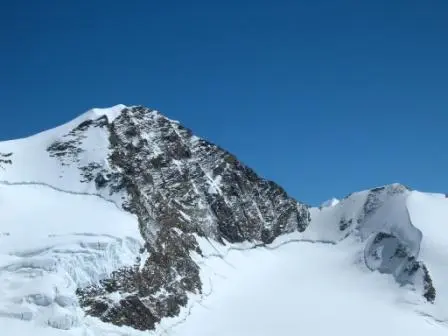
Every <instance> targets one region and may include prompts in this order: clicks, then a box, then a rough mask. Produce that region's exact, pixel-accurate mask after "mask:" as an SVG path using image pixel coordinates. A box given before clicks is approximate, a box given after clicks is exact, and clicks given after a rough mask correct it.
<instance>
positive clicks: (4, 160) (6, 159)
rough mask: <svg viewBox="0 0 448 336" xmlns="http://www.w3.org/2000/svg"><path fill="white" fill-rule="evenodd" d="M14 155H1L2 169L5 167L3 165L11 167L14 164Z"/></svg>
mask: <svg viewBox="0 0 448 336" xmlns="http://www.w3.org/2000/svg"><path fill="white" fill-rule="evenodd" d="M11 157H12V153H0V168H2V167H3V165H10V164H12V160H11Z"/></svg>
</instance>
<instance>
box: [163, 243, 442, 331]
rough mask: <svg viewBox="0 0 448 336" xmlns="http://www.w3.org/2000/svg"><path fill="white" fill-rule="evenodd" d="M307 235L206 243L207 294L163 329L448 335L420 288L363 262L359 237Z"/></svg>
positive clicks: (205, 272)
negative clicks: (333, 239) (335, 239)
mask: <svg viewBox="0 0 448 336" xmlns="http://www.w3.org/2000/svg"><path fill="white" fill-rule="evenodd" d="M300 239H302V237H301V236H300V234H291V235H289V236H287V237H282V239H281V242H278V243H277V242H274V243H273V244H272V246H271V247H270V248H256V249H250V247H249V246H247V244H246V246H235V245H234V246H232V247H230V248H227V249H226V248H222V247H218V246H216V244H213V243H212V244H210V243H209V242H205V241H201V247H202V248H203V249H204V246H205V245H207V246H206V248H205V251H206V255H208V257H206V259H205V260H203V261H202V264H201V275H202V279H203V283H204V287H205V288H204V294H203V295H202V296H198V297H194V298H192V300H191V301H192V302H191V304H190V306H189V307H188V308H186V309H184V310H183V312H182V316H180V317H176V318H174V319H171V320H170V319H168V320H165V321H163V322H162V324H161V325H160V326H159V328H158V329H157V331H156V334H157V335H166V336H188V335H195V336H209V335H217V336H248V335H254V336H272V335H282V336H289V335H291V336H293V335H297V333H303V334H305V335H347V336H352V335H353V336H355V335H360V334H362V335H366V336H377V335H422V334H424V335H446V334H447V332H448V329H447V328H448V325H447V324H446V322H442V321H436V319H435V318H434V317H433V316H431V309H432V307H429V306H430V305H429V304H425V303H424V302H422V300H421V298H420V297H418V296H417V295H416V294H415V293H413V292H409V291H408V290H407V289H406V288H399V287H398V286H397V284H396V282H395V281H394V279H393V278H392V276H384V275H382V274H380V273H372V272H370V271H368V270H367V269H365V268H362V267H361V265H360V264H359V262H360V261H359V259H358V258H357V243H356V242H354V241H353V240H346V241H344V242H343V243H341V244H339V245H331V244H322V243H312V242H305V241H302V242H298V241H296V240H300ZM210 246H213V247H211V248H210ZM218 251H219V252H218ZM207 252H208V253H207Z"/></svg>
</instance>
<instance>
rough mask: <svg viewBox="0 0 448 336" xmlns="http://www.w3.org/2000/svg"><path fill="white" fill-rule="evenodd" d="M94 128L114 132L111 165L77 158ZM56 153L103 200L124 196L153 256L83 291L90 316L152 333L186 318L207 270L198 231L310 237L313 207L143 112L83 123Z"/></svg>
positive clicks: (240, 236) (229, 236)
mask: <svg viewBox="0 0 448 336" xmlns="http://www.w3.org/2000/svg"><path fill="white" fill-rule="evenodd" d="M91 127H104V128H105V129H107V130H108V134H109V142H110V147H109V150H110V155H109V157H108V162H107V164H105V163H104V162H89V163H87V164H85V163H83V162H81V160H80V159H79V156H80V155H81V154H82V149H81V148H80V146H79V145H80V144H81V143H82V139H83V137H85V136H86V135H85V134H86V132H88V130H89V128H91ZM48 152H49V153H50V155H52V156H55V157H57V158H58V159H59V160H61V162H62V163H64V164H68V162H76V163H78V164H80V169H81V171H82V176H83V178H84V180H83V182H86V183H90V182H94V183H95V185H96V188H97V189H98V190H101V191H102V192H103V194H104V191H107V192H106V194H108V195H111V196H112V195H114V194H120V195H123V196H122V197H123V198H124V200H123V208H124V209H125V210H128V211H130V212H132V213H134V214H136V215H137V217H138V220H139V224H140V231H141V233H142V236H143V237H144V239H145V241H146V249H147V252H149V257H148V259H147V260H146V261H144V262H143V263H142V264H143V266H142V267H139V266H138V265H137V263H136V266H135V267H133V268H129V269H121V270H119V271H117V272H114V273H113V274H112V275H111V276H110V278H108V279H105V280H103V281H102V282H101V284H100V285H97V286H91V287H89V288H80V289H79V290H78V295H79V298H80V302H81V305H82V306H83V307H84V308H85V310H86V312H87V313H88V314H91V315H93V316H96V317H99V318H101V319H102V320H103V321H105V322H111V323H114V324H117V325H128V326H131V327H134V328H137V329H141V330H147V329H152V328H154V325H155V323H157V322H158V321H160V319H161V318H163V317H166V316H175V315H176V314H178V313H179V310H180V307H181V306H184V305H185V304H186V303H187V293H189V292H191V293H195V292H196V293H199V292H201V280H200V278H199V267H198V265H196V263H195V262H194V261H193V260H192V258H191V256H190V254H191V252H192V251H195V252H197V253H199V254H201V251H200V249H199V246H198V243H197V242H196V239H195V237H194V235H193V234H197V235H200V236H205V237H209V238H212V239H215V240H217V241H220V242H224V241H228V242H242V241H254V242H262V243H270V242H272V241H273V240H274V239H275V238H276V237H277V236H279V235H281V234H282V233H287V232H292V231H296V230H298V231H303V230H305V228H306V227H307V225H308V223H309V220H310V216H309V212H308V209H307V207H306V206H304V205H302V204H298V203H297V202H296V201H295V200H294V199H292V198H290V197H289V196H288V195H287V194H286V192H285V191H284V190H283V189H282V188H280V187H279V186H278V185H276V184H275V183H273V182H270V181H267V180H265V179H263V178H260V177H259V176H258V175H257V174H256V173H255V172H254V171H253V170H251V169H250V168H248V167H246V166H245V165H243V164H242V163H241V162H240V161H238V160H237V159H236V158H235V157H234V156H233V155H231V154H230V153H228V152H226V151H225V150H223V149H221V148H219V147H218V146H216V145H213V144H211V143H209V142H207V141H205V140H202V139H200V138H198V137H196V136H194V135H193V134H192V132H191V131H190V130H188V129H186V128H184V127H183V126H181V125H180V124H179V123H177V122H174V121H172V120H169V119H167V118H166V117H164V116H162V115H161V114H160V113H158V112H156V111H151V110H149V109H147V108H144V107H132V108H125V109H123V111H122V112H121V114H120V115H119V116H118V117H117V118H116V119H115V120H114V121H113V122H109V121H108V120H107V118H105V117H101V118H99V119H97V120H88V121H85V122H83V123H82V124H80V125H79V126H78V127H76V128H75V129H73V130H72V131H71V132H70V133H69V134H67V135H66V136H64V139H62V140H60V141H58V142H56V143H54V144H52V145H51V146H50V147H49V148H48ZM117 293H120V299H119V300H117V299H116V297H117ZM111 297H113V298H114V299H112V298H111Z"/></svg>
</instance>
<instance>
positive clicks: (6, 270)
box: [0, 184, 143, 335]
mask: <svg viewBox="0 0 448 336" xmlns="http://www.w3.org/2000/svg"><path fill="white" fill-rule="evenodd" d="M142 245H143V242H142V240H141V237H140V234H139V231H138V223H137V220H136V218H135V217H134V216H133V215H131V214H129V213H126V212H124V211H122V210H119V209H118V208H117V207H116V206H115V204H113V203H111V202H107V201H105V200H103V199H101V198H99V197H98V196H91V195H77V194H73V193H66V192H61V191H58V190H54V189H52V188H50V187H48V186H43V185H27V184H24V185H0V284H1V285H0V325H1V326H2V327H3V326H7V327H8V326H9V328H11V331H10V332H9V333H6V334H7V335H12V334H13V332H16V334H18V335H36V334H37V335H39V332H42V333H43V334H46V333H47V331H48V335H53V334H57V333H56V332H55V331H54V330H51V328H50V327H53V328H55V329H61V330H68V329H72V330H73V331H77V332H78V334H79V335H88V333H86V332H87V331H89V330H90V329H91V328H90V327H89V326H88V325H87V322H86V320H85V319H84V313H83V312H82V310H81V309H80V308H79V305H78V300H77V297H76V295H75V290H76V288H78V287H81V286H85V285H89V284H93V283H97V282H98V281H99V280H100V279H101V278H104V277H105V276H107V275H108V274H110V273H111V272H112V271H114V270H116V269H117V268H119V267H122V266H124V265H131V264H134V263H135V262H136V257H137V255H138V253H139V249H140V247H141V246H142ZM24 321H27V323H25V324H24ZM30 325H32V326H33V327H30ZM16 328H17V329H16ZM28 329H29V330H30V332H28V331H27V330H28ZM31 330H33V331H32V332H31ZM44 331H45V333H44ZM6 334H5V335H6Z"/></svg>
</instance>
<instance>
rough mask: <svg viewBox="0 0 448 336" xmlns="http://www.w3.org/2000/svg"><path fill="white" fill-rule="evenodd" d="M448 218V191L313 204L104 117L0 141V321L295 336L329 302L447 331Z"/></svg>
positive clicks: (396, 190) (109, 113)
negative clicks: (447, 231) (297, 328)
mask: <svg viewBox="0 0 448 336" xmlns="http://www.w3.org/2000/svg"><path fill="white" fill-rule="evenodd" d="M446 220H448V200H447V199H445V196H444V195H435V194H425V193H420V192H417V191H411V190H410V189H408V188H407V187H404V186H402V185H400V184H392V185H387V186H384V187H379V188H375V189H372V190H367V191H362V192H358V193H354V194H352V195H350V196H348V197H347V198H345V199H342V200H340V201H338V200H336V199H332V200H330V201H328V202H325V203H324V204H323V205H322V206H321V207H319V208H310V207H308V206H306V205H304V204H302V203H301V202H298V201H296V200H294V199H293V198H291V197H290V196H289V195H288V194H287V193H286V192H285V191H284V190H283V189H282V188H281V187H280V186H278V185H276V184H275V183H274V182H271V181H267V180H265V179H263V178H262V177H260V176H258V175H257V174H256V173H255V172H254V171H253V170H252V169H250V168H248V167H247V166H245V165H244V164H243V163H241V162H240V161H239V160H238V159H237V158H236V157H235V156H233V155H232V154H230V153H228V152H227V151H225V150H223V149H222V148H220V147H218V146H216V145H214V144H212V143H209V142H207V141H205V140H203V139H200V138H199V137H197V136H195V135H193V133H192V132H191V131H190V130H188V129H186V128H184V127H183V126H182V125H180V124H179V123H178V122H176V121H173V120H170V119H168V118H166V117H165V116H163V115H162V114H160V113H159V112H157V111H154V110H150V109H147V108H145V107H141V106H133V107H126V106H124V105H117V106H114V107H112V108H108V109H93V110H90V111H88V112H86V113H85V114H83V115H81V116H80V117H78V118H77V119H75V120H73V121H71V122H69V123H67V124H65V125H62V126H60V127H57V128H55V129H52V130H49V131H46V132H43V133H40V134H37V135H35V136H32V137H29V138H26V139H20V140H13V141H6V142H2V143H0V280H1V281H0V293H1V295H0V322H1V325H2V326H3V325H5V327H6V328H8V329H7V330H9V331H10V333H12V332H17V333H19V334H20V335H38V334H39V333H41V334H43V335H47V334H48V335H59V334H61V335H62V334H64V335H134V334H135V335H139V334H142V335H143V334H145V335H147V334H148V331H149V332H150V333H154V334H156V335H160V334H165V335H192V334H195V335H272V334H273V333H277V334H278V330H281V333H280V334H282V335H289V334H291V335H293V334H294V332H295V329H294V328H293V324H288V322H287V321H290V320H291V319H293V321H294V322H297V324H298V326H299V325H300V324H301V323H302V322H301V320H303V323H304V325H306V323H305V322H304V321H311V320H313V319H314V320H316V319H317V316H319V314H318V313H317V312H314V313H313V312H312V311H311V312H310V311H309V310H308V309H307V308H306V306H310V305H311V306H312V305H314V304H315V303H316V302H320V305H326V304H328V307H332V306H335V305H338V306H339V308H338V309H337V311H335V312H334V314H336V316H337V317H336V320H338V319H340V320H344V319H346V318H347V316H350V314H354V313H355V312H357V311H359V309H360V305H362V306H363V307H364V308H363V309H366V310H369V309H370V308H371V309H372V311H374V312H375V311H376V312H378V314H377V315H375V314H376V313H372V314H373V315H372V316H371V318H373V319H378V318H380V319H381V320H382V321H383V322H384V325H383V327H384V328H386V329H387V330H392V329H391V328H392V327H391V325H392V324H388V321H386V320H387V319H388V318H389V317H388V316H389V315H390V316H392V317H393V318H397V317H400V318H401V317H403V323H408V325H407V326H406V328H408V327H409V326H411V325H412V329H409V330H410V332H411V331H412V332H416V331H419V332H431V333H433V334H437V332H440V333H446V332H448V329H447V326H446V325H445V322H444V321H445V320H448V286H447V285H445V284H446V283H448V282H447V280H448V279H447V278H448V273H447V272H446V271H447V270H448V262H445V260H448V259H447V258H446V257H447V254H448V250H447V249H446V248H447V245H448V239H446V238H445V237H444V232H445V227H446V224H445V223H446ZM445 242H446V243H445ZM336 265H339V266H337V267H336ZM223 279H229V280H228V281H226V280H223ZM291 279H293V280H294V282H292V281H291ZM302 280H303V282H304V283H303V284H302V283H301V282H302ZM338 281H339V283H338ZM347 281H348V282H349V283H350V286H348V285H347V284H346V282H347ZM344 283H345V285H344ZM251 291H252V292H251ZM366 291H367V292H369V291H371V293H366ZM266 292H269V293H271V292H272V293H277V292H278V293H279V294H280V295H286V296H288V298H287V300H285V299H278V298H277V297H276V295H273V294H266ZM251 293H252V294H251ZM334 293H338V295H339V297H338V299H337V300H339V301H334V298H333V297H332V295H333V294H334ZM373 293H375V295H373ZM311 294H312V295H311ZM232 295H237V296H238V297H237V298H234V299H235V300H234V301H235V304H232V302H231V301H230V300H229V297H232ZM245 295H248V297H247V298H245ZM263 297H266V298H267V299H266V300H263V299H262V298H263ZM344 297H346V298H347V300H352V301H354V302H356V304H348V303H347V302H345V303H341V302H340V300H341V298H344ZM304 298H306V299H304ZM302 299H304V302H303V303H301V300H302ZM232 300H233V299H232ZM273 305H274V306H273ZM204 307H206V308H204ZM217 307H227V308H226V309H227V310H223V309H222V308H217ZM385 307H388V308H385ZM345 308H346V309H345ZM346 310H347V311H346ZM323 311H325V310H323ZM385 311H388V314H384V312H385ZM237 312H239V313H237ZM276 312H277V313H276ZM292 314H294V315H292ZM347 314H348V315H347ZM369 314H370V313H369ZM367 315H368V314H367ZM293 316H294V317H293ZM260 318H261V319H262V321H264V322H263V323H260ZM363 318H364V317H363V316H358V317H357V319H358V320H360V321H361V320H363ZM334 319H335V318H334V317H333V320H334ZM407 319H410V320H411V321H412V322H405V321H407ZM208 321H209V322H210V323H208ZM269 321H271V322H272V323H271V324H270V323H269ZM390 321H392V320H390ZM390 321H389V322H390ZM427 321H430V323H431V324H428V323H427ZM363 323H364V322H363ZM363 323H358V324H356V323H355V324H354V327H353V328H352V329H350V330H353V333H355V332H360V331H361V330H363V328H365V326H363ZM308 324H309V323H308ZM260 325H263V327H262V328H261V327H260ZM309 327H310V328H311V327H312V325H311V324H310V326H309ZM341 327H342V324H341ZM331 328H332V329H329V330H333V332H334V330H335V329H334V328H335V327H334V326H333V327H331ZM336 328H337V327H336ZM345 328H347V326H345ZM360 328H361V329H360ZM403 328H405V327H404V326H403ZM386 329H384V330H386ZM276 330H277V332H276ZM342 330H343V329H341V331H342ZM346 330H347V329H346ZM372 330H373V329H372ZM378 330H379V331H381V330H382V329H381V330H380V329H378ZM394 330H398V331H399V330H405V329H394ZM398 331H397V332H398ZM219 332H220V333H219ZM322 332H324V329H322Z"/></svg>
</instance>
